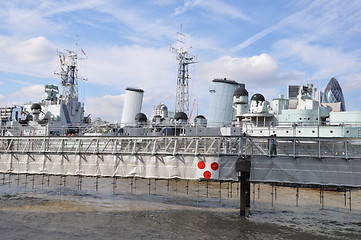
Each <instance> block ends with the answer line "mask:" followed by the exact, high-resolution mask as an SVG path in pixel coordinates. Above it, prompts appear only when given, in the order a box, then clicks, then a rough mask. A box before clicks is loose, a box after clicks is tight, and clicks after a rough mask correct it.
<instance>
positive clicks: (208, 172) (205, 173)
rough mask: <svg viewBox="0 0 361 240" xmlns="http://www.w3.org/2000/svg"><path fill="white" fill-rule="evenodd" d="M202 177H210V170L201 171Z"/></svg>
mask: <svg viewBox="0 0 361 240" xmlns="http://www.w3.org/2000/svg"><path fill="white" fill-rule="evenodd" d="M203 177H204V178H205V179H210V178H211V177H212V173H211V172H210V171H205V172H204V173H203Z"/></svg>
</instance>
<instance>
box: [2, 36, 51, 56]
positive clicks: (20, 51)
mask: <svg viewBox="0 0 361 240" xmlns="http://www.w3.org/2000/svg"><path fill="white" fill-rule="evenodd" d="M5 51H6V52H8V54H9V55H11V56H14V57H15V58H16V60H17V61H18V62H20V63H39V62H45V61H49V60H50V59H52V58H53V57H54V55H53V54H52V53H53V51H54V46H53V45H52V44H51V43H50V41H49V40H47V39H46V38H45V37H42V36H40V37H36V38H31V39H27V40H25V41H20V42H18V43H15V44H14V43H8V48H7V49H5Z"/></svg>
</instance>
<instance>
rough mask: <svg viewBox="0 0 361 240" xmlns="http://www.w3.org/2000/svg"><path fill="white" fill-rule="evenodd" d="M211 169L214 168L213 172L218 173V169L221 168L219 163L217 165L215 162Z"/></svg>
mask: <svg viewBox="0 0 361 240" xmlns="http://www.w3.org/2000/svg"><path fill="white" fill-rule="evenodd" d="M211 168H212V170H213V171H216V170H218V168H219V165H218V163H216V162H213V163H212V164H211Z"/></svg>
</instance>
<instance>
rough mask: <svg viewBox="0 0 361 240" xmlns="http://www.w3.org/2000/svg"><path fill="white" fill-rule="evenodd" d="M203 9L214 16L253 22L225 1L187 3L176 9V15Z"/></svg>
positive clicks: (189, 1)
mask: <svg viewBox="0 0 361 240" xmlns="http://www.w3.org/2000/svg"><path fill="white" fill-rule="evenodd" d="M195 7H198V8H202V9H204V10H206V11H208V12H211V13H213V14H219V15H222V16H226V17H231V18H236V19H241V20H243V21H249V22H251V21H253V20H252V19H251V18H250V17H249V16H247V15H246V14H244V13H242V12H241V11H239V10H238V9H237V8H236V7H235V6H231V5H229V4H227V3H225V2H224V1H218V0H195V1H191V0H188V1H185V2H184V4H183V6H181V7H177V8H176V9H175V15H179V14H182V13H184V12H186V11H188V10H190V9H192V8H195Z"/></svg>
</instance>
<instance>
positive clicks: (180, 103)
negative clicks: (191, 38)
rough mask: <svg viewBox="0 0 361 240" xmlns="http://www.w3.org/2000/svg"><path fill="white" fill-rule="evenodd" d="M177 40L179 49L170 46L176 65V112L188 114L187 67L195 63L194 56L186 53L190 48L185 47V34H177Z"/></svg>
mask: <svg viewBox="0 0 361 240" xmlns="http://www.w3.org/2000/svg"><path fill="white" fill-rule="evenodd" d="M177 34H178V39H177V42H179V43H181V46H180V47H179V48H175V47H172V46H171V51H173V52H174V53H175V54H176V57H177V60H178V61H179V64H178V78H177V95H176V107H175V111H176V112H184V113H186V114H188V112H189V86H188V82H189V79H190V77H189V72H188V65H190V64H193V63H197V62H195V58H196V56H193V55H191V54H189V53H188V50H189V49H191V48H192V47H191V46H189V47H185V40H184V38H185V36H186V35H185V34H183V33H182V32H177Z"/></svg>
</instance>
